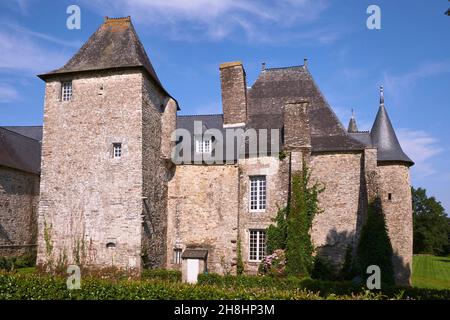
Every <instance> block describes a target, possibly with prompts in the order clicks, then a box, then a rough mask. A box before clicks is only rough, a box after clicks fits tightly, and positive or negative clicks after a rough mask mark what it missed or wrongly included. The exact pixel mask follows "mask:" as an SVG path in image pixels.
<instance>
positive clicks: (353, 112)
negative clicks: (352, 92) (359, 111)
mask: <svg viewBox="0 0 450 320" xmlns="http://www.w3.org/2000/svg"><path fill="white" fill-rule="evenodd" d="M352 118H353V119H355V110H353V108H352Z"/></svg>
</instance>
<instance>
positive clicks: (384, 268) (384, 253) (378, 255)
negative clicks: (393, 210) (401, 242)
mask: <svg viewBox="0 0 450 320" xmlns="http://www.w3.org/2000/svg"><path fill="white" fill-rule="evenodd" d="M357 254H358V265H359V268H360V270H359V271H360V275H361V278H362V279H364V282H365V280H366V279H367V277H368V275H367V273H366V270H367V267H368V266H370V265H376V266H378V267H380V270H381V282H382V283H383V284H387V285H394V283H395V280H394V266H393V264H392V257H393V249H392V244H391V241H390V239H389V235H388V232H387V228H386V223H385V218H384V214H383V211H382V208H381V201H380V199H379V198H376V199H375V200H374V201H372V202H371V203H370V204H369V208H368V210H367V221H366V222H365V224H364V226H363V228H362V230H361V238H360V239H359V244H358V250H357Z"/></svg>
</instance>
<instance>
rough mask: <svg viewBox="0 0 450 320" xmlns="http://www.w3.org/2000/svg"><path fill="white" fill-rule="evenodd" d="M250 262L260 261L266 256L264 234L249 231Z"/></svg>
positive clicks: (263, 232) (257, 231)
mask: <svg viewBox="0 0 450 320" xmlns="http://www.w3.org/2000/svg"><path fill="white" fill-rule="evenodd" d="M249 249H250V250H249V253H250V254H249V258H250V261H261V260H262V259H263V258H264V257H265V256H266V232H265V231H264V230H250V248H249Z"/></svg>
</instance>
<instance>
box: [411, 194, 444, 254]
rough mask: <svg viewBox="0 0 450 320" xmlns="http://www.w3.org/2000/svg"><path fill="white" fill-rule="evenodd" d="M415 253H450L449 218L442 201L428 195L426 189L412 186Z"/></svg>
mask: <svg viewBox="0 0 450 320" xmlns="http://www.w3.org/2000/svg"><path fill="white" fill-rule="evenodd" d="M411 193H412V206H413V221H414V224H413V225H414V237H413V238H414V253H429V254H437V255H439V254H449V253H450V252H449V251H448V250H449V236H450V225H449V220H448V219H449V218H447V216H446V214H445V210H444V208H443V207H442V205H441V203H440V202H439V201H437V200H436V198H434V197H428V196H427V194H426V190H425V189H422V188H418V189H414V188H411Z"/></svg>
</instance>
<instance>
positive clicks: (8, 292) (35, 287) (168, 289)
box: [0, 272, 450, 300]
mask: <svg viewBox="0 0 450 320" xmlns="http://www.w3.org/2000/svg"><path fill="white" fill-rule="evenodd" d="M199 280H200V284H198V285H189V284H183V283H179V282H170V281H163V280H154V279H153V280H141V281H129V280H120V281H110V280H100V279H95V278H89V277H83V278H82V281H81V289H80V290H72V291H69V290H67V285H66V278H65V277H59V276H39V275H36V274H26V275H21V274H12V273H1V272H0V300H70V299H72V300H221V299H222V300H223V299H225V300H236V299H237V300H272V299H275V300H313V299H314V300H317V299H323V298H325V299H333V300H355V299H359V300H372V299H387V298H390V299H400V298H401V299H411V298H413V299H450V290H432V289H418V288H395V287H388V288H386V289H383V292H369V291H367V290H364V289H362V288H357V287H355V285H353V284H352V283H351V282H331V281H320V280H313V279H299V278H294V277H287V278H274V277H262V276H259V277H258V276H239V277H237V276H225V277H222V276H218V275H213V274H209V275H200V277H199Z"/></svg>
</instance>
